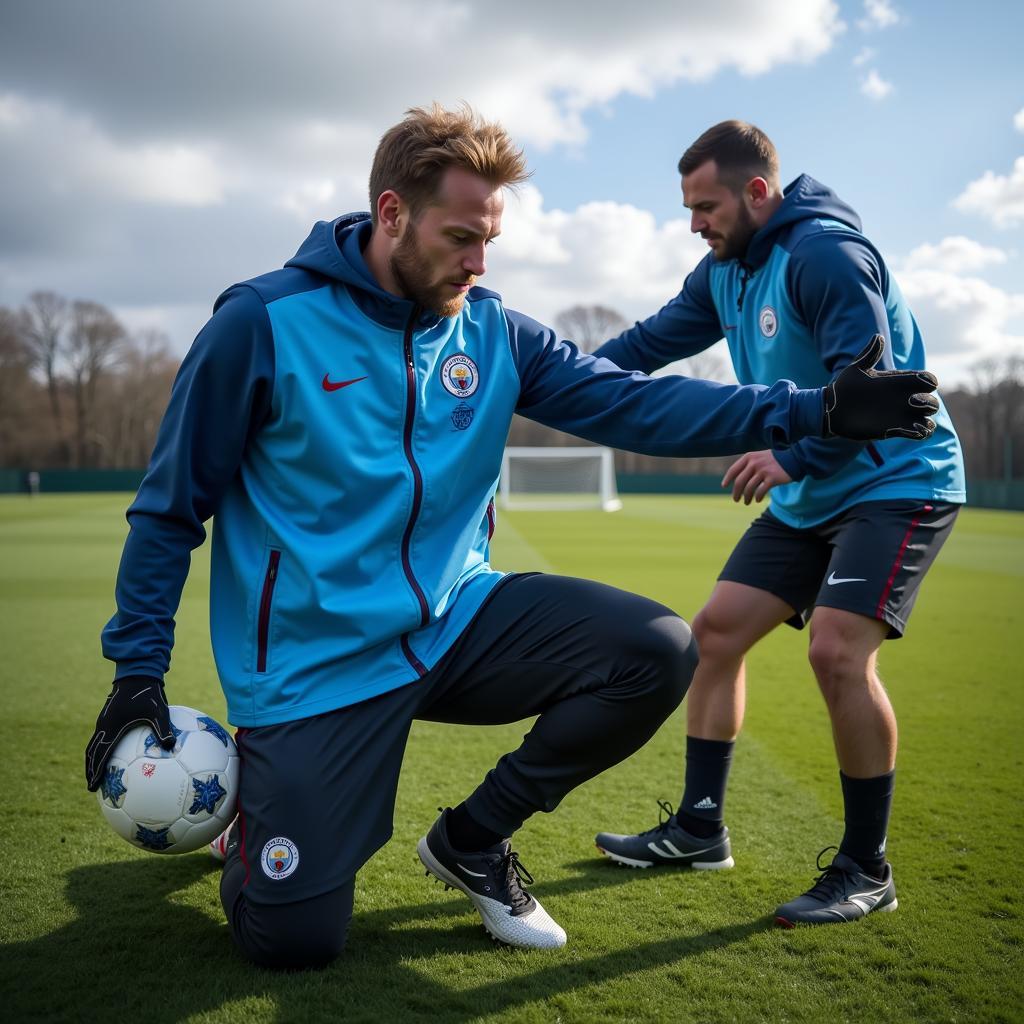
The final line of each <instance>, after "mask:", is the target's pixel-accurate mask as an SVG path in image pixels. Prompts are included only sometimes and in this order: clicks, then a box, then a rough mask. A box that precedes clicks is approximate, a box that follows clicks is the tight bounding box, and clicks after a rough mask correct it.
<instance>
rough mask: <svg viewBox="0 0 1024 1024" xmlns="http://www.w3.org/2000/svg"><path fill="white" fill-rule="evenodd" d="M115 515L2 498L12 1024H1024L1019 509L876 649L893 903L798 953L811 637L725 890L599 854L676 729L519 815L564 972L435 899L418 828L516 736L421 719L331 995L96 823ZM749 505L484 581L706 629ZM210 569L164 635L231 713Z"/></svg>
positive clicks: (193, 880)
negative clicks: (623, 607)
mask: <svg viewBox="0 0 1024 1024" xmlns="http://www.w3.org/2000/svg"><path fill="white" fill-rule="evenodd" d="M126 503H127V498H126V496H124V495H97V496H92V495H88V496H75V497H70V496H69V497H58V496H54V497H48V496H43V497H40V498H37V499H34V500H29V499H26V498H20V497H17V498H15V497H10V498H2V499H0V651H2V653H3V658H2V661H0V664H2V684H0V694H2V705H0V711H2V716H0V740H2V742H0V750H2V752H3V756H2V758H0V771H2V792H3V793H4V799H3V801H2V804H0V815H2V816H0V829H2V832H0V834H2V836H3V850H4V856H3V858H2V861H0V884H2V892H0V896H2V901H0V906H2V914H0V942H2V948H0V955H2V958H0V992H2V993H3V1005H4V1010H5V1016H6V1019H8V1020H11V1021H15V1022H20V1021H28V1020H33V1021H36V1020H37V1021H72V1020H74V1021H79V1020H80V1021H102V1022H104V1024H106V1022H115V1021H133V1020H145V1021H147V1022H156V1024H162V1022H178V1021H188V1022H189V1024H196V1022H214V1021H216V1022H224V1024H227V1022H239V1021H241V1022H245V1024H248V1022H257V1021H278V1022H292V1021H339V1020H346V1021H348V1020H365V1021H381V1020H399V1021H404V1020H417V1019H438V1020H446V1021H478V1020H480V1021H497V1020H502V1021H536V1022H541V1021H543V1022H554V1021H591V1020H593V1021H621V1020H636V1021H651V1020H657V1021H673V1022H679V1021H748V1020H749V1021H757V1020H772V1021H807V1022H812V1021H814V1022H817V1021H823V1020H832V1021H865V1022H878V1021H898V1020H921V1021H964V1022H974V1021H1007V1022H1010V1021H1020V1020H1022V1019H1024V945H1022V943H1024V928H1022V921H1021V915H1022V898H1021V884H1022V880H1024V868H1022V866H1021V856H1020V851H1021V849H1022V846H1024V842H1022V840H1024V802H1022V798H1021V792H1022V786H1024V767H1022V762H1024V744H1022V742H1021V738H1020V736H1021V731H1022V724H1024V723H1022V718H1024V715H1022V709H1024V697H1022V694H1021V685H1022V682H1024V673H1022V672H1021V669H1020V664H1019V662H1020V659H1021V655H1022V652H1024V644H1022V637H1021V635H1022V632H1024V616H1022V612H1021V608H1022V605H1024V516H1021V515H1019V514H1013V513H1001V512H986V511H981V510H974V509H969V510H967V511H965V512H964V514H963V515H962V516H961V520H960V522H959V524H958V525H957V527H956V530H955V531H954V534H953V536H952V538H951V540H950V541H949V543H948V545H947V547H946V550H945V551H943V553H942V555H941V556H940V559H939V562H938V564H937V565H936V567H935V568H934V570H933V571H932V573H931V574H930V576H929V580H928V584H927V585H926V587H925V588H924V591H923V593H922V596H921V598H920V600H919V602H918V606H917V609H916V611H915V614H914V619H913V622H912V624H911V629H910V632H909V635H908V637H907V639H905V640H901V641H899V642H897V643H892V644H888V645H887V646H886V647H885V649H884V650H883V657H882V672H883V675H884V677H885V679H886V682H887V684H888V687H889V691H890V694H891V696H892V699H893V703H894V705H895V707H896V710H897V714H898V716H899V720H900V730H901V753H900V760H899V775H898V787H897V796H896V801H895V808H894V818H893V827H892V830H891V834H890V847H889V850H890V856H891V858H892V860H893V862H894V865H895V870H896V879H897V884H898V887H899V898H900V909H899V910H898V911H897V912H896V913H895V914H889V915H884V916H881V915H880V916H878V917H872V918H870V919H868V920H866V921H862V922H859V923H857V924H854V925H850V926H843V927H831V928H818V929H802V930H799V929H798V930H796V931H781V930H778V929H775V928H773V927H772V926H771V920H770V913H771V911H772V910H773V908H774V907H775V906H776V904H777V903H778V902H780V901H783V900H785V899H788V898H789V897H791V896H793V895H795V894H796V893H797V892H799V891H800V890H802V889H803V888H805V887H806V886H807V884H809V882H810V881H811V880H812V878H813V876H814V873H815V872H814V863H813V862H814V856H815V854H816V853H817V852H818V850H819V849H820V848H821V847H824V846H826V845H828V844H829V843H833V842H836V841H837V840H838V838H839V836H840V833H841V807H840V802H839V791H838V781H837V776H836V768H835V764H834V760H833V755H832V750H831V742H830V737H829V729H828V723H827V719H826V716H825V713H824V708H823V705H822V702H821V700H820V698H819V697H818V695H817V692H816V689H815V687H814V684H813V681H812V678H811V675H810V671H809V669H808V667H807V662H806V637H805V636H803V635H799V634H796V633H795V632H793V631H791V630H785V631H780V632H778V633H777V634H775V635H773V636H771V637H769V638H768V640H767V641H766V642H765V643H764V644H762V646H761V647H760V648H758V649H757V650H756V651H755V652H754V653H753V655H752V656H751V658H750V668H749V709H748V716H747V724H746V729H745V731H744V733H743V735H742V738H741V740H740V742H739V744H738V745H737V752H736V758H735V765H734V769H733V775H732V785H731V787H730V793H729V805H728V818H729V823H730V826H731V828H732V831H733V837H734V850H733V852H734V856H735V857H736V869H735V870H734V871H731V872H720V873H714V874H710V873H704V874H699V873H697V874H694V873H681V872H661V873H658V872H638V871H629V870H626V869H621V868H617V867H615V866H614V865H612V864H610V863H609V862H607V861H605V860H603V859H601V858H599V857H598V856H597V855H596V852H595V850H594V847H593V834H594V832H595V831H597V830H599V829H613V830H627V829H629V830H632V829H634V828H642V827H648V826H650V825H651V824H653V823H654V821H655V818H656V813H657V808H656V806H655V803H654V801H655V798H656V797H659V796H660V797H665V798H668V799H670V800H672V801H673V802H674V801H675V800H676V799H677V798H678V795H679V789H680V780H681V765H682V747H683V732H684V730H683V718H682V713H681V712H680V713H677V714H676V715H675V716H674V717H673V718H672V720H671V721H670V722H669V723H668V724H667V725H666V726H665V727H664V728H663V729H662V730H661V732H660V733H659V734H658V735H657V736H656V737H655V738H654V740H653V741H652V742H651V743H650V744H649V745H648V746H647V747H646V748H645V749H644V750H642V751H640V752H639V753H638V754H636V755H635V756H634V757H633V758H631V759H630V760H629V761H628V762H627V763H625V764H623V765H620V766H619V767H618V768H615V769H613V770H612V771H610V772H607V773H606V774H605V775H603V776H601V777H600V778H598V779H595V780H593V781H592V782H590V783H588V784H587V785H586V786H583V787H582V788H581V789H579V790H577V791H576V792H575V793H573V794H571V795H570V796H569V797H568V798H567V799H566V800H565V802H564V803H563V805H562V806H561V807H560V808H559V809H558V810H557V811H556V812H555V813H554V814H551V815H539V816H537V817H536V818H535V819H533V820H531V821H530V822H529V823H528V824H527V825H526V827H525V828H524V829H523V831H522V832H521V833H520V834H519V836H518V837H517V843H516V845H517V848H518V849H519V850H520V852H521V854H522V858H523V860H524V862H525V863H526V865H527V866H528V867H529V869H530V870H531V872H532V873H533V874H534V876H535V877H536V879H537V883H536V885H535V886H534V892H535V893H536V894H537V895H538V896H539V897H540V898H541V900H542V901H543V902H544V904H545V906H546V907H547V909H548V910H549V911H550V912H551V913H552V914H553V916H554V917H555V918H556V919H558V920H559V921H560V922H561V923H562V924H563V925H564V926H565V928H566V930H567V932H568V933H569V944H568V945H567V946H566V948H565V949H564V950H560V951H556V952H540V951H538V952H521V951H512V950H507V949H495V948H493V947H492V945H491V943H490V941H489V940H488V939H487V938H486V936H485V935H484V932H483V930H482V929H481V927H480V926H479V924H478V920H477V918H476V917H475V915H474V914H473V913H471V911H470V907H469V904H468V901H467V900H466V899H465V898H464V897H463V896H461V895H460V894H458V893H445V892H443V891H442V890H441V888H440V887H439V886H435V885H433V884H431V883H429V882H428V881H427V880H426V879H425V878H424V876H423V872H422V870H421V869H420V868H419V863H418V861H417V859H416V855H415V844H416V840H417V839H418V837H419V836H420V835H421V834H422V833H423V832H424V830H425V829H426V828H427V827H428V826H429V824H430V822H431V821H432V820H433V818H434V817H435V815H436V808H437V807H438V806H439V805H441V804H450V803H453V802H456V801H458V800H459V799H460V798H461V797H462V796H464V795H465V794H466V793H468V792H469V790H470V789H471V788H472V787H473V786H475V785H476V783H477V781H478V780H479V778H480V776H481V775H482V773H483V772H484V771H485V770H486V769H487V768H488V767H490V766H491V764H492V763H493V762H494V760H495V758H496V757H497V755H499V754H500V753H501V752H503V751H504V750H506V749H508V748H509V747H510V746H511V745H513V744H515V743H516V742H517V739H518V737H519V736H520V735H521V734H522V732H523V726H522V725H521V724H517V725H512V726H508V727H501V728H468V727H454V726H443V725H437V724H430V723H422V724H417V726H416V727H415V728H414V730H413V735H412V739H411V742H410V745H409V750H408V755H407V758H406V763H405V768H404V772H403V776H402V784H401V787H400V792H399V800H398V809H397V816H396V817H397V820H396V825H395V835H394V838H393V839H392V841H391V842H390V843H389V844H388V845H387V846H386V847H385V848H384V850H382V851H381V852H380V853H379V854H378V855H377V856H376V857H375V858H374V859H373V860H372V861H371V862H370V863H369V864H368V865H367V866H366V867H365V868H364V869H363V871H362V872H361V873H360V875H359V880H358V887H357V897H356V898H357V907H356V917H355V920H354V922H353V926H352V931H351V938H350V949H349V951H347V952H346V954H345V956H344V957H343V958H342V960H341V961H339V962H338V963H337V964H336V965H335V966H334V967H332V968H330V969H328V970H327V971H324V972H321V973H317V974H299V975H278V974H274V973H272V972H266V971H260V970H254V969H252V968H250V967H248V966H247V965H246V964H244V963H243V962H242V961H241V960H240V959H239V958H238V957H237V956H236V954H235V953H234V951H233V948H232V945H231V941H230V937H229V935H228V932H227V928H226V925H225V924H224V921H223V917H222V913H221V910H220V905H219V901H218V898H217V873H216V870H215V869H214V865H213V864H212V862H210V861H209V860H208V858H207V857H206V856H205V854H202V853H197V854H193V855H188V856H183V857H179V858H160V857H156V856H153V855H150V854H144V853H141V852H137V851H135V850H133V849H132V848H130V847H129V846H127V845H126V844H124V843H123V842H122V841H121V840H120V839H118V838H117V837H116V836H115V835H114V834H113V832H111V831H110V830H109V829H108V828H107V826H106V825H105V824H104V822H103V820H102V819H101V817H100V814H99V810H98V809H97V807H96V804H95V798H94V797H93V796H92V795H91V794H88V793H86V791H85V788H84V785H83V782H82V778H81V773H82V748H83V746H84V743H85V740H86V738H87V736H88V734H89V732H90V730H91V726H92V721H93V720H94V718H95V715H96V712H97V711H98V709H99V706H100V704H101V702H102V699H103V696H104V695H105V693H106V691H107V687H108V683H109V675H110V672H109V668H108V666H107V665H106V664H105V663H104V662H103V661H102V659H101V657H100V652H99V642H98V632H99V629H100V627H101V626H102V624H103V622H104V621H105V619H106V618H107V616H108V615H109V614H110V611H111V609H112V596H111V595H112V589H113V580H114V574H115V572H116V567H117V559H118V555H119V550H120V545H121V542H122V539H123V536H124V532H125V525H124V519H123V516H122V512H123V509H124V507H125V505H126ZM752 514H753V512H752V510H750V509H745V508H742V507H736V506H733V505H732V503H731V502H729V501H728V500H727V499H725V498H714V497H707V498H705V497H687V498H673V497H657V498H654V497H640V496H627V497H626V498H625V508H624V509H623V511H621V512H618V513H615V514H604V513H599V512H594V513H537V512H522V513H517V514H508V513H507V514H504V515H502V516H501V517H500V522H499V528H498V537H497V541H496V544H495V550H496V557H495V562H496V564H498V565H499V566H501V567H503V568H510V569H543V570H548V571H556V572H562V573H569V574H578V575H585V576H590V577H594V578H597V579H601V580H604V581H606V582H609V583H613V584H615V585H618V586H621V587H625V588H628V589H633V590H637V591H640V592H642V593H644V594H647V595H649V596H651V597H654V598H657V599H659V600H661V601H664V602H665V603H667V604H669V605H671V606H672V607H674V608H675V609H676V610H678V611H679V612H680V613H681V614H683V615H684V616H691V617H692V615H693V614H694V612H696V610H697V609H698V608H699V607H700V605H701V603H702V602H703V600H704V598H705V597H706V596H707V594H708V592H709V590H710V588H711V585H712V582H713V580H714V577H715V574H716V572H717V570H718V569H719V567H720V565H721V563H722V560H723V558H724V557H725V555H726V554H727V552H728V550H729V549H730V546H731V544H732V543H733V542H734V541H735V539H736V538H737V537H738V535H739V533H740V532H741V530H742V529H743V526H744V525H745V523H746V522H747V521H748V520H749V519H750V518H751V516H752ZM207 576H208V569H207V557H206V554H205V552H200V553H198V554H197V556H196V559H195V566H194V570H193V574H192V577H191V579H190V581H189V584H188V586H187V588H186V592H185V595H184V598H183V601H182V606H181V610H180V614H179V616H178V634H177V639H178V643H177V647H176V650H175V655H174V670H173V672H172V674H171V675H170V676H169V677H168V689H169V694H170V697H171V700H172V701H173V702H175V703H182V704H190V705H192V706H196V707H201V708H203V709H204V710H206V711H208V712H210V713H211V714H214V715H215V716H218V717H223V712H224V705H223V699H222V697H221V694H220V690H219V688H218V686H217V683H216V679H215V675H214V671H213V665H212V659H211V656H210V650H209V641H208V635H207V628H206V597H205V594H206V583H207Z"/></svg>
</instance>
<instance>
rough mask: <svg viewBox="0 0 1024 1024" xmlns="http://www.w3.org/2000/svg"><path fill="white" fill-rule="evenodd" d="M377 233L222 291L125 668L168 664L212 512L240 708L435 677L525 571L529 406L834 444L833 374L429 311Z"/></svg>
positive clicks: (674, 429)
mask: <svg viewBox="0 0 1024 1024" xmlns="http://www.w3.org/2000/svg"><path fill="white" fill-rule="evenodd" d="M370 232H371V225H370V220H369V216H368V215H367V214H354V215H350V216H348V217H343V218H339V219H338V220H337V221H334V222H333V223H325V222H320V223H318V224H317V225H316V226H315V227H314V228H313V231H312V233H311V234H310V236H309V237H308V238H307V240H306V241H305V242H304V243H303V245H302V247H301V248H300V249H299V252H298V253H297V254H296V256H295V257H294V258H293V259H291V260H289V262H288V263H287V264H286V266H285V268H284V269H282V270H278V271H274V272H273V273H270V274H266V275H264V276H262V277H257V278H255V279H253V280H251V281H246V282H244V283H242V284H238V285H234V286H233V287H231V288H229V289H228V290H227V291H226V292H224V293H223V294H222V295H221V296H220V298H219V299H218V300H217V303H216V305H215V307H214V313H213V317H212V318H211V319H210V321H209V322H208V323H207V325H206V326H205V327H204V328H203V330H202V331H201V333H200V334H199V336H198V337H197V338H196V340H195V343H194V344H193V346H192V348H191V350H190V351H189V353H188V355H187V356H186V357H185V360H184V362H183V363H182V366H181V369H180V371H179V373H178V376H177V379H176V380H175V384H174V388H173V391H172V394H171V398H170V403H169V405H168V408H167V412H166V414H165V416H164V420H163V423H162V424H161V427H160V433H159V436H158V438H157V443H156V447H155V449H154V452H153V457H152V459H151V461H150V465H149V468H148V471H147V473H146V476H145V479H144V480H143V482H142V485H141V487H140V489H139V493H138V495H137V497H136V499H135V501H134V503H133V504H132V506H131V508H130V509H129V510H128V521H129V523H130V526H131V529H130V531H129V535H128V539H127V541H126V543H125V547H124V552H123V555H122V558H121V566H120V571H119V573H118V580H117V589H116V599H117V611H116V613H115V615H114V616H113V618H112V619H111V620H110V622H109V623H108V624H107V626H106V628H105V629H104V631H103V652H104V654H105V656H106V657H107V658H109V659H111V660H112V661H114V662H116V663H117V673H116V674H117V676H118V677H121V676H125V675H129V674H144V675H149V676H155V677H158V678H162V677H163V676H164V673H165V672H166V671H167V670H168V668H169V665H170V651H171V645H172V643H173V630H174V614H175V612H176V610H177V606H178V602H179V599H180V596H181V588H182V586H183V584H184V581H185V577H186V576H187V574H188V568H189V561H190V555H191V551H192V549H194V548H196V547H197V546H198V545H199V544H201V543H202V541H203V539H204V537H205V535H206V534H205V529H204V526H203V524H204V522H205V521H206V520H207V519H209V518H210V517H211V516H214V517H215V518H214V534H213V551H212V556H211V557H212V563H211V586H210V630H211V636H212V641H213V651H214V657H215V659H216V662H217V669H218V672H219V675H220V679H221V682H222V685H223V687H224V692H225V695H226V697H227V704H228V717H229V719H230V721H231V722H232V723H233V724H235V725H239V726H250V727H251V726H261V725H271V724H276V723H280V722H287V721H291V720H294V719H299V718H305V717H308V716H311V715H315V714H319V713H322V712H326V711H330V710H333V709H335V708H339V707H344V706H346V705H349V704H353V703H356V702H359V701H363V700H366V699H368V698H370V697H373V696H375V695H377V694H380V693H384V692H386V691H388V690H392V689H395V688H397V687H399V686H402V685H404V684H406V683H409V682H411V681H414V680H416V679H417V678H419V677H421V676H422V675H424V674H425V673H426V672H427V671H428V670H429V669H430V668H431V667H432V666H433V665H435V664H436V663H437V661H438V660H439V659H440V658H441V656H442V655H443V654H444V653H445V651H447V650H448V649H449V648H450V647H451V645H452V644H453V643H454V641H455V640H456V638H457V637H458V635H459V634H460V633H461V632H462V630H463V629H464V628H465V627H466V626H467V624H468V623H469V621H470V619H471V618H472V617H473V615H474V613H475V612H476V611H477V610H478V609H479V608H480V606H481V604H482V603H483V601H484V599H485V598H486V597H487V595H488V594H489V593H490V591H491V590H492V588H493V587H494V586H495V584H496V583H497V582H498V581H499V580H500V579H501V578H502V576H503V574H502V573H500V572H498V571H496V570H494V569H492V568H491V566H490V564H489V562H488V544H489V540H490V536H491V533H492V531H493V528H494V494H495V490H496V486H497V481H498V476H499V471H500V468H501V456H502V451H503V448H504V443H505V438H506V436H507V434H508V429H509V425H510V422H511V419H512V415H513V413H515V412H520V413H522V414H523V415H524V416H528V417H530V418H531V419H534V420H537V421H539V422H541V423H546V424H548V425H549V426H552V427H555V428H557V429H560V430H565V431H571V432H572V433H574V434H578V435H579V436H581V437H584V438H587V439H589V440H591V441H595V442H597V443H599V444H605V445H612V446H615V447H619V448H627V449H631V450H634V451H639V452H646V453H650V454H654V455H677V456H686V455H691V456H693V455H707V454H728V453H735V452H741V451H745V450H748V449H751V448H764V447H765V446H767V445H775V446H783V447H784V446H785V445H787V444H788V443H790V442H792V441H797V440H799V439H800V438H801V437H804V436H808V435H820V431H821V420H822V408H823V397H822V392H821V390H819V389H812V390H799V389H797V388H796V387H795V386H794V385H793V384H791V383H789V382H788V381H784V382H780V383H777V384H775V385H773V386H772V387H739V386H729V385H721V384H714V383H711V382H708V381H698V380H688V379H686V378H683V377H665V378H660V379H651V378H649V377H646V376H644V375H643V374H639V373H630V372H626V371H623V370H621V369H619V368H618V367H616V366H614V365H613V364H611V363H609V362H608V361H607V360H600V359H595V358H593V357H592V356H586V355H581V354H580V353H579V352H578V351H577V349H576V347H575V346H574V345H572V344H571V343H569V342H565V341H562V340H560V339H559V338H558V337H556V336H555V334H554V333H553V332H552V331H551V330H550V329H548V328H547V327H544V326H542V325H541V324H539V323H537V322H535V321H533V320H530V319H529V318H527V317H525V316H522V315H521V314H519V313H514V312H512V311H511V310H506V309H505V308H504V307H503V306H502V304H501V300H500V298H499V297H498V296H497V295H495V294H494V293H493V292H490V291H486V290H485V289H483V288H474V289H472V290H471V291H470V292H469V295H468V298H467V300H466V302H465V304H464V306H463V308H462V311H461V313H460V314H459V315H457V316H455V317H451V318H438V317H437V316H436V315H434V314H432V313H428V312H424V311H423V310H422V309H420V308H419V307H416V306H414V305H413V303H412V302H409V301H407V300H404V299H400V298H397V297H396V296H393V295H390V294H388V293H387V292H385V291H383V290H382V289H381V288H380V287H379V286H378V285H377V284H376V282H375V281H374V279H373V277H372V276H371V275H370V272H369V270H368V269H367V267H366V264H365V262H364V260H363V256H362V249H363V247H364V246H365V245H366V243H367V241H368V240H369V237H370Z"/></svg>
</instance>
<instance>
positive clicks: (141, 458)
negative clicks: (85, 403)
mask: <svg viewBox="0 0 1024 1024" xmlns="http://www.w3.org/2000/svg"><path fill="white" fill-rule="evenodd" d="M177 368H178V361H177V359H175V358H174V357H173V356H172V355H171V353H170V342H169V339H168V338H167V335H166V334H164V332H163V331H159V330H155V329H151V330H143V331H139V332H137V333H136V334H134V335H131V336H129V337H127V338H126V339H125V342H124V345H123V346H122V348H121V357H120V359H119V361H118V365H117V366H116V368H114V371H113V372H111V373H110V374H108V375H107V377H106V378H105V379H104V381H103V382H102V385H101V390H100V395H101V398H102V400H101V401H100V403H99V408H98V409H97V417H96V433H97V434H99V435H100V436H102V437H103V438H104V439H105V441H106V451H105V459H106V463H107V465H110V466H112V467H114V468H135V467H140V466H144V465H146V463H147V461H148V460H149V456H150V453H151V451H152V449H153V444H154V442H155V441H156V433H157V429H158V428H159V426H160V420H161V419H162V418H163V413H164V409H165V408H166V406H167V398H168V396H169V395H170V391H171V384H172V382H173V380H174V375H175V373H176V371H177Z"/></svg>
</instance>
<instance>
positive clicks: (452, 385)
mask: <svg viewBox="0 0 1024 1024" xmlns="http://www.w3.org/2000/svg"><path fill="white" fill-rule="evenodd" d="M441 383H442V384H443V385H444V389H445V391H447V392H448V394H449V395H454V396H455V397H456V398H469V396H470V395H471V394H473V392H474V391H476V389H477V388H478V387H479V386H480V371H479V370H478V369H477V368H476V363H474V362H473V360H472V359H470V358H469V356H467V355H466V354H465V353H464V352H459V353H457V354H456V355H454V356H449V357H448V358H447V359H446V360H445V361H444V362H443V363H442V364H441Z"/></svg>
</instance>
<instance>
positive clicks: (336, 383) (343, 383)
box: [323, 373, 366, 391]
mask: <svg viewBox="0 0 1024 1024" xmlns="http://www.w3.org/2000/svg"><path fill="white" fill-rule="evenodd" d="M329 376H330V374H327V373H325V374H324V380H323V387H324V391H340V390H341V389H342V388H347V387H348V386H349V384H358V383H359V382H360V381H361V380H366V378H365V377H353V378H352V379H351V380H328V377H329Z"/></svg>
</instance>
